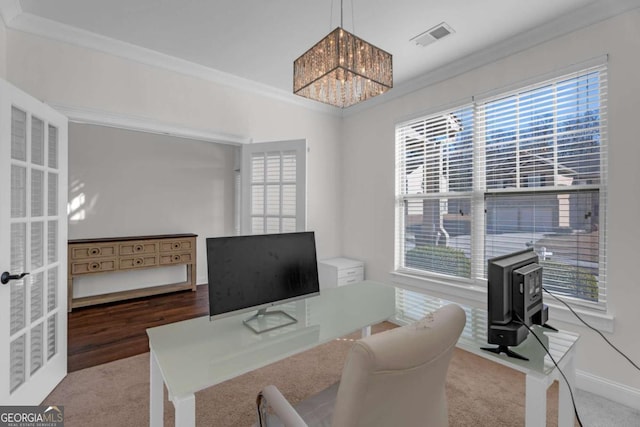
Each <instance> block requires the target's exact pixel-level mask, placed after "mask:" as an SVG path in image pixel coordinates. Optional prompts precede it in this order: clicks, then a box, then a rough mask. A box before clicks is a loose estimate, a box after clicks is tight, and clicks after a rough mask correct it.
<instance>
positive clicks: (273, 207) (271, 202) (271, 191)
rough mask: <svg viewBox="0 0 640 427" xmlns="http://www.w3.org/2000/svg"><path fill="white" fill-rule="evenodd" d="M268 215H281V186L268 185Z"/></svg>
mask: <svg viewBox="0 0 640 427" xmlns="http://www.w3.org/2000/svg"><path fill="white" fill-rule="evenodd" d="M267 215H280V185H267Z"/></svg>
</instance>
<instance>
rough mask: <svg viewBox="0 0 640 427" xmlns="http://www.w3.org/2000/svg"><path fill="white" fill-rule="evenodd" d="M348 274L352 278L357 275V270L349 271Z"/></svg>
mask: <svg viewBox="0 0 640 427" xmlns="http://www.w3.org/2000/svg"><path fill="white" fill-rule="evenodd" d="M347 274H348V275H349V276H351V275H352V274H356V272H355V270H350V271H347Z"/></svg>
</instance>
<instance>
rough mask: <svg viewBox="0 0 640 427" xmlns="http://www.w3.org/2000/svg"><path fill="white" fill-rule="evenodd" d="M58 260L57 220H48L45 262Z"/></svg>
mask: <svg viewBox="0 0 640 427" xmlns="http://www.w3.org/2000/svg"><path fill="white" fill-rule="evenodd" d="M57 260H58V221H57V220H54V221H49V228H48V230H47V262H48V263H49V264H51V263H54V262H56V261H57Z"/></svg>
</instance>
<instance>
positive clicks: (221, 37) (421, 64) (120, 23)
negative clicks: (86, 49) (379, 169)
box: [19, 0, 638, 91]
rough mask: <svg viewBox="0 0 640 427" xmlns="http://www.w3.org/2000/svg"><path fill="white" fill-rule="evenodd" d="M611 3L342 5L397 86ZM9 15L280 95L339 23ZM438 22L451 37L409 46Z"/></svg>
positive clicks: (235, 5) (223, 10)
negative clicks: (388, 59) (296, 65)
mask: <svg viewBox="0 0 640 427" xmlns="http://www.w3.org/2000/svg"><path fill="white" fill-rule="evenodd" d="M621 3H626V4H629V3H634V4H635V3H638V2H637V1H636V0H535V1H533V0H344V9H343V22H344V25H343V27H344V28H345V29H346V30H348V31H351V32H353V33H354V34H356V35H357V36H359V37H361V38H363V39H365V40H367V41H368V42H370V43H372V44H374V45H376V46H378V47H380V48H382V49H384V50H386V51H388V52H390V53H391V54H392V55H393V61H394V64H393V66H394V85H395V86H396V87H398V86H401V85H403V84H406V83H408V82H410V81H412V80H415V79H416V78H418V77H421V76H424V75H426V74H428V73H429V72H431V71H434V70H436V69H439V68H441V67H443V66H445V65H446V64H450V63H452V62H455V61H460V60H464V58H465V57H468V56H470V55H476V56H477V55H478V53H479V52H482V51H484V50H486V49H492V48H493V50H494V51H495V47H496V46H501V45H504V44H505V43H508V41H509V40H511V39H514V38H515V39H518V40H520V42H521V43H522V41H523V40H524V41H525V42H526V43H529V44H535V43H538V42H539V41H540V40H538V39H539V38H541V37H543V36H544V33H545V32H544V31H539V29H541V28H546V27H549V23H555V22H557V23H558V25H564V24H563V23H566V22H571V25H572V26H573V27H574V28H575V27H576V26H580V25H585V24H590V23H592V22H593V21H594V20H596V19H598V17H594V16H593V13H592V12H593V11H594V10H597V11H598V13H600V14H602V13H603V11H604V12H606V11H607V10H608V9H611V14H614V12H616V13H617V12H619V10H618V9H620V7H619V6H620V4H621ZM19 9H21V13H23V14H29V15H35V16H38V17H41V18H46V19H49V20H53V21H57V22H59V23H62V24H66V25H69V26H72V27H76V28H79V29H82V30H85V31H89V32H92V33H96V34H99V35H102V36H106V37H108V38H112V39H116V40H119V41H124V42H127V43H131V44H133V45H138V46H142V47H145V48H148V49H151V50H154V51H157V52H161V53H164V54H167V55H170V56H174V57H177V58H181V59H184V60H187V61H190V62H193V63H196V64H200V65H203V66H206V67H209V68H212V69H215V70H219V71H223V72H225V73H230V74H233V75H236V76H239V77H243V78H246V79H250V80H253V81H256V82H259V83H263V84H266V85H268V86H271V87H274V88H278V89H282V90H285V91H291V87H292V70H293V61H294V60H295V59H296V58H297V57H298V56H300V55H301V54H302V53H304V52H305V51H306V50H307V49H308V48H310V47H311V46H312V45H313V44H315V43H316V42H317V41H319V40H320V39H321V38H323V37H324V36H325V35H326V34H327V33H329V31H331V30H332V29H333V28H335V27H336V26H338V25H339V23H340V0H108V1H105V0H55V1H49V0H47V1H45V0H20V2H19ZM600 19H601V18H600ZM443 21H444V22H446V23H448V24H449V25H450V26H451V27H453V29H454V30H455V33H454V34H453V35H451V36H449V37H447V38H445V39H443V40H441V41H438V42H436V43H433V44H431V45H429V46H426V47H421V46H417V45H415V44H414V43H413V42H411V41H410V39H411V38H413V37H415V36H416V35H418V34H420V33H422V32H424V31H425V30H427V29H429V28H431V27H433V26H435V25H437V24H439V23H441V22H443ZM582 22H584V23H582ZM536 29H538V31H536ZM571 29H572V28H569V29H568V30H571ZM554 31H555V32H561V31H562V29H561V28H560V29H558V28H555V29H554ZM541 33H542V34H541ZM528 34H531V38H530V39H527V37H528Z"/></svg>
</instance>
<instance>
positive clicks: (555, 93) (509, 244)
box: [476, 65, 607, 303]
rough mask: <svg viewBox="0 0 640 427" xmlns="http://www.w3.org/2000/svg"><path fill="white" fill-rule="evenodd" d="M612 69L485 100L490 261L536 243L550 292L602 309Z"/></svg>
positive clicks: (482, 119) (481, 127)
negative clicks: (608, 88)
mask: <svg viewBox="0 0 640 427" xmlns="http://www.w3.org/2000/svg"><path fill="white" fill-rule="evenodd" d="M606 82H607V77H606V67H605V66H604V65H603V66H598V67H593V68H590V69H587V70H583V71H581V72H578V73H573V74H571V75H567V76H563V77H560V78H557V79H553V80H549V81H546V82H543V83H540V84H538V85H535V86H530V87H526V88H523V89H520V90H518V91H515V92H512V93H509V94H505V95H501V96H498V97H494V98H493V99H489V100H486V101H483V102H482V103H480V104H478V110H479V113H478V118H479V120H478V121H477V124H476V131H477V133H478V135H479V136H480V139H481V141H482V144H483V146H484V150H483V151H480V155H481V157H480V158H479V160H480V163H481V169H483V170H484V171H485V177H486V181H485V185H486V193H485V203H486V206H485V212H486V218H485V230H486V231H485V256H484V258H485V259H484V261H485V265H486V260H487V259H488V258H490V257H493V256H498V255H503V254H507V253H510V252H513V251H516V250H522V249H525V248H527V247H532V248H534V250H535V251H536V252H537V253H538V254H539V256H540V259H541V263H542V265H543V267H544V270H543V281H544V284H545V286H546V287H548V289H549V290H552V291H556V292H557V293H560V294H563V295H566V296H569V297H575V298H577V299H579V300H582V301H585V302H595V303H604V301H605V287H604V284H605V282H606V280H605V279H606V274H605V271H606V258H605V251H604V250H603V249H604V248H601V245H600V242H601V241H604V236H603V233H604V227H603V225H604V212H605V211H606V191H605V190H606V188H605V182H606V171H605V166H606V162H607V147H606V117H607V114H606V98H607V92H606Z"/></svg>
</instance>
